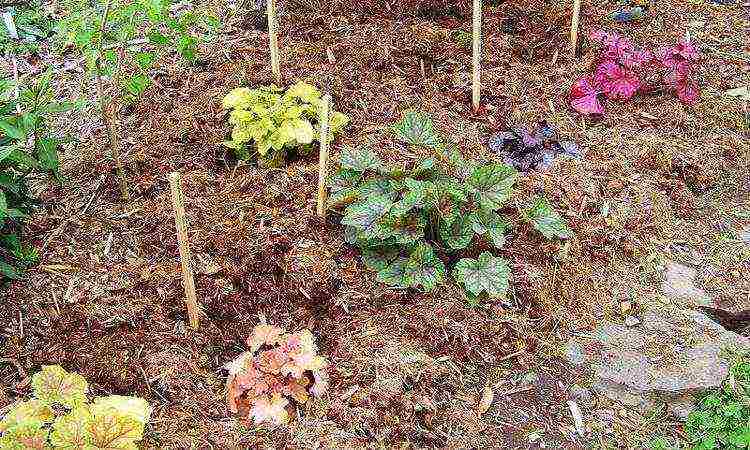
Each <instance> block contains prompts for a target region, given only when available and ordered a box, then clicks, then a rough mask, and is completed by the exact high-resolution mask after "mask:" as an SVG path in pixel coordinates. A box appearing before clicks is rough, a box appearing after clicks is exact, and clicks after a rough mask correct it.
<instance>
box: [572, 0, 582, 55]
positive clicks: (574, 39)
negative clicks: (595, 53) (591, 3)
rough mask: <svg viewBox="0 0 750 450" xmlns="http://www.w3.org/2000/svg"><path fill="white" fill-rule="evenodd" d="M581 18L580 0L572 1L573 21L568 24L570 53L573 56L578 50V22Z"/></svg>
mask: <svg viewBox="0 0 750 450" xmlns="http://www.w3.org/2000/svg"><path fill="white" fill-rule="evenodd" d="M580 16H581V0H573V19H572V20H571V22H570V47H571V50H570V52H571V53H572V54H573V56H575V54H576V50H578V22H579V20H580Z"/></svg>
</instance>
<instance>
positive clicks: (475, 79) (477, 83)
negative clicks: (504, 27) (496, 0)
mask: <svg viewBox="0 0 750 450" xmlns="http://www.w3.org/2000/svg"><path fill="white" fill-rule="evenodd" d="M472 31H473V33H472V34H473V38H474V40H473V44H474V45H473V53H474V55H473V56H474V57H473V63H474V64H473V73H472V83H471V84H472V86H471V103H472V105H473V106H474V111H477V110H478V109H479V100H480V89H481V73H480V72H481V70H482V69H481V62H482V0H474V23H473V27H472Z"/></svg>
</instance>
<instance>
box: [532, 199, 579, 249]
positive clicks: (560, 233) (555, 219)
mask: <svg viewBox="0 0 750 450" xmlns="http://www.w3.org/2000/svg"><path fill="white" fill-rule="evenodd" d="M524 218H525V219H526V220H527V221H528V222H530V223H531V224H532V225H533V226H534V228H535V229H536V230H537V231H539V232H540V233H542V235H544V237H546V238H547V239H552V238H554V237H557V238H560V239H568V238H570V237H572V236H573V232H572V231H571V230H570V228H568V225H567V224H566V223H565V221H564V220H563V219H562V217H561V216H560V214H559V213H558V212H557V211H555V210H554V209H553V208H552V206H551V205H550V204H549V201H548V200H547V199H546V198H544V197H538V198H537V199H536V200H535V201H534V203H533V205H532V206H531V208H529V209H527V210H526V211H524Z"/></svg>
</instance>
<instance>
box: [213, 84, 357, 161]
mask: <svg viewBox="0 0 750 450" xmlns="http://www.w3.org/2000/svg"><path fill="white" fill-rule="evenodd" d="M320 102H321V94H320V91H319V90H318V89H316V88H315V87H314V86H311V85H309V84H307V83H305V82H302V81H300V82H298V83H297V84H295V85H294V86H292V87H290V88H289V89H287V90H286V92H284V91H283V89H281V88H279V87H276V86H270V87H260V88H258V89H250V88H246V87H241V88H237V89H234V90H233V91H232V92H230V93H229V94H227V96H226V97H224V101H223V102H222V105H223V106H224V109H227V110H230V111H231V113H230V115H229V123H230V124H231V125H232V140H231V141H228V142H225V143H224V145H226V146H227V147H229V148H231V149H233V150H234V151H235V153H236V154H237V157H238V158H240V159H251V158H255V157H257V158H258V160H259V162H260V163H261V165H263V166H267V167H278V166H281V165H282V164H283V163H284V161H285V159H286V156H287V154H288V153H289V152H296V153H298V154H303V155H304V154H307V153H309V152H310V151H312V149H313V145H312V144H313V142H315V141H320V125H319V124H318V110H319V107H320ZM348 122H349V118H348V117H347V116H346V115H344V114H342V113H340V112H333V113H331V116H330V136H331V139H333V137H334V136H335V135H336V134H338V133H339V132H340V131H341V130H342V129H343V128H344V127H345V126H346V124H347V123H348Z"/></svg>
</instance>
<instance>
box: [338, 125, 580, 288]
mask: <svg viewBox="0 0 750 450" xmlns="http://www.w3.org/2000/svg"><path fill="white" fill-rule="evenodd" d="M393 131H394V133H395V136H396V138H397V139H398V140H399V141H401V142H402V143H404V144H407V145H408V146H411V147H422V148H427V149H431V150H433V151H434V154H435V157H434V158H426V159H423V160H422V161H421V162H420V163H418V164H417V165H416V167H411V168H393V167H389V166H387V165H386V164H385V163H384V162H383V161H382V160H381V159H380V158H379V157H378V155H377V154H375V153H374V152H373V151H372V150H370V149H368V148H362V149H352V148H347V149H344V151H343V153H342V155H341V159H340V163H341V167H340V169H339V170H338V172H337V173H336V174H335V175H334V176H333V177H332V179H331V180H330V183H329V185H330V186H331V191H332V192H331V199H330V201H331V205H332V206H334V207H336V206H345V209H344V216H343V219H342V221H341V223H342V224H343V225H345V226H346V239H347V242H349V243H350V244H353V245H356V246H358V247H359V248H361V249H362V259H363V262H364V263H365V265H366V266H367V267H368V268H370V269H372V270H375V271H377V273H378V276H377V278H378V280H380V281H381V282H383V283H386V284H388V285H391V286H396V287H401V288H408V287H411V288H423V289H425V290H428V291H429V290H432V289H434V288H435V287H436V286H438V285H440V284H441V283H444V282H445V281H446V279H447V278H448V273H449V271H448V269H447V268H446V266H445V263H444V262H443V261H444V260H446V259H449V257H451V255H456V256H458V257H460V256H462V255H461V253H462V252H465V251H466V250H470V247H471V245H472V243H473V242H479V241H484V242H485V243H486V244H488V245H489V246H490V247H494V248H496V249H501V248H502V247H503V246H504V245H505V241H506V233H507V232H508V231H509V229H510V228H511V224H512V219H511V218H509V217H506V216H505V215H503V214H501V211H502V210H504V209H506V208H507V206H508V205H507V203H508V200H509V199H510V198H511V196H512V195H513V191H514V186H515V183H516V179H517V176H518V174H517V172H516V170H515V169H513V168H512V167H510V166H507V165H505V164H503V163H498V162H490V163H486V164H480V163H479V162H477V161H466V160H464V159H463V157H462V156H461V155H460V153H459V152H458V150H457V149H456V147H455V145H454V144H446V143H444V140H443V139H442V138H441V137H440V136H439V135H438V134H437V133H436V132H435V130H434V125H433V123H432V120H431V119H430V118H429V116H427V115H426V114H424V113H419V112H409V113H407V114H405V116H404V117H403V119H402V120H401V121H400V122H399V123H397V124H396V125H395V126H394V127H393ZM520 219H521V220H523V221H526V222H528V223H530V224H531V225H532V226H533V227H534V228H535V229H536V230H538V231H539V232H540V233H542V234H543V235H544V236H545V237H547V238H548V239H552V238H560V239H566V238H569V237H570V236H571V235H572V233H571V231H570V230H569V229H568V227H567V225H566V224H565V222H564V221H563V220H562V218H561V217H560V215H559V214H558V213H557V212H555V211H554V210H553V209H552V207H551V206H550V205H549V203H548V202H547V200H546V199H544V198H538V199H536V200H535V201H534V202H533V204H532V206H531V207H530V208H528V210H526V211H522V212H521V214H520ZM475 254H476V253H475ZM441 255H442V256H443V257H442V258H441V257H440V256H441ZM451 273H452V275H453V278H454V279H455V280H456V282H457V283H459V284H460V285H461V286H462V287H463V288H464V289H465V290H466V292H467V294H468V296H469V299H470V300H471V301H473V302H475V301H477V300H478V299H479V298H480V297H484V296H486V297H491V298H498V297H503V296H504V295H505V293H506V291H507V289H508V285H509V280H510V267H509V264H508V262H507V261H505V260H504V259H503V258H501V257H498V256H495V255H493V254H492V253H491V252H489V251H484V252H482V253H481V254H480V255H479V256H478V258H461V259H459V260H458V262H457V263H456V264H455V266H454V267H453V269H452V271H451Z"/></svg>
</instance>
